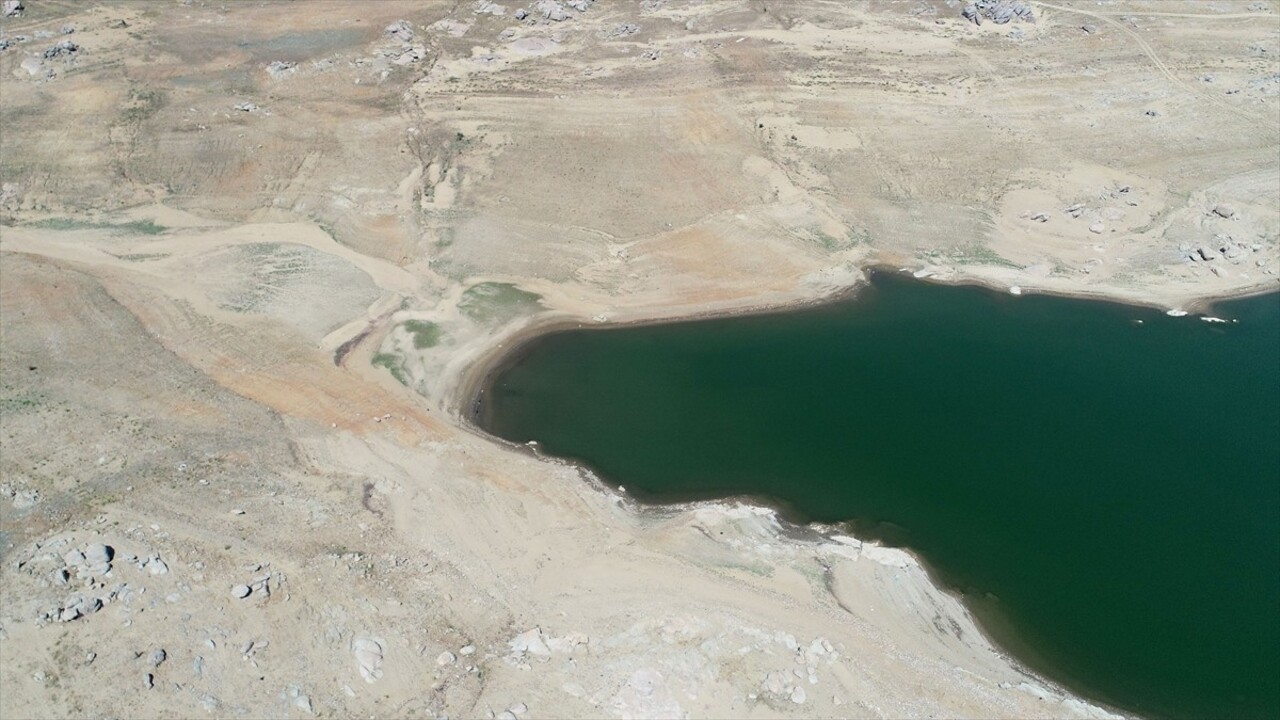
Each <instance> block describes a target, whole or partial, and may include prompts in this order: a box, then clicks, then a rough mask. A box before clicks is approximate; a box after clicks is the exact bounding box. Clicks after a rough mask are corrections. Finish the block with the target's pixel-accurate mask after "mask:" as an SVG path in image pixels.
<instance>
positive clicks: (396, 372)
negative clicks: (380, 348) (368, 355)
mask: <svg viewBox="0 0 1280 720" xmlns="http://www.w3.org/2000/svg"><path fill="white" fill-rule="evenodd" d="M373 364H374V365H375V366H377V367H381V368H386V369H387V372H390V373H391V377H393V378H395V379H396V382H399V383H400V384H401V385H405V386H408V385H409V376H408V374H407V373H405V371H404V366H403V365H401V364H400V358H399V357H398V356H396V355H393V354H391V353H381V352H380V353H378V354H377V355H374V356H373Z"/></svg>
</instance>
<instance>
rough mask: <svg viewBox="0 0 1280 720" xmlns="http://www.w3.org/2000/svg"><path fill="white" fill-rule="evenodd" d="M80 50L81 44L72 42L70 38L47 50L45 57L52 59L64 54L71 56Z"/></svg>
mask: <svg viewBox="0 0 1280 720" xmlns="http://www.w3.org/2000/svg"><path fill="white" fill-rule="evenodd" d="M79 51H80V46H79V45H77V44H75V43H73V42H71V41H70V40H63V41H62V42H59V43H58V44H57V45H54V46H52V47H50V48H49V49H47V50H45V51H44V59H45V60H52V59H54V58H57V57H62V56H64V55H65V56H68V57H69V56H71V55H75V54H76V53H77V52H79Z"/></svg>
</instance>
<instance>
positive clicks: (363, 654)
mask: <svg viewBox="0 0 1280 720" xmlns="http://www.w3.org/2000/svg"><path fill="white" fill-rule="evenodd" d="M385 648H386V646H385V645H384V644H383V642H382V641H381V640H379V639H377V638H371V637H369V636H367V635H361V636H360V637H357V638H356V639H355V640H353V641H352V642H351V652H352V654H354V655H355V656H356V664H357V666H358V667H359V668H360V676H361V677H363V678H364V681H365V682H367V683H372V682H376V681H377V680H378V678H381V677H382V658H383V652H384V650H385Z"/></svg>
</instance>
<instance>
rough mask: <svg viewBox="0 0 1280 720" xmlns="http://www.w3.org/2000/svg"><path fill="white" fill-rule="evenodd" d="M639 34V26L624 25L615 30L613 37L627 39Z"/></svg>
mask: <svg viewBox="0 0 1280 720" xmlns="http://www.w3.org/2000/svg"><path fill="white" fill-rule="evenodd" d="M638 32H640V26H639V25H633V24H631V23H622V24H621V25H619V26H618V27H616V28H614V30H613V33H612V35H613V37H626V36H628V35H635V34H636V33H638Z"/></svg>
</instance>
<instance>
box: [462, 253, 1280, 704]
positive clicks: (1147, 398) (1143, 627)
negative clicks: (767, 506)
mask: <svg viewBox="0 0 1280 720" xmlns="http://www.w3.org/2000/svg"><path fill="white" fill-rule="evenodd" d="M1214 314H1216V315H1219V316H1221V317H1224V318H1230V319H1232V320H1234V322H1230V323H1226V324H1217V323H1208V322H1204V321H1202V320H1200V319H1197V318H1194V317H1183V318H1173V317H1168V316H1166V315H1165V314H1164V313H1162V312H1160V311H1157V310H1151V309H1146V308H1138V307H1131V306H1124V305H1117V304H1111V303H1104V302H1095V301H1084V300H1072V299H1065V298H1057V297H1049V296H1040V295H1030V296H1023V297H1012V296H1008V295H1004V294H1001V293H994V292H991V291H988V290H984V289H981V288H976V287H948V286H941V285H935V284H927V283H922V282H918V281H913V280H911V279H909V278H905V277H902V276H898V275H892V274H888V273H883V272H881V273H875V274H874V275H873V279H872V282H871V283H870V284H869V285H868V286H867V287H865V288H864V289H863V290H861V291H860V292H859V293H858V294H857V295H856V297H854V298H852V299H850V300H847V301H842V302H838V303H833V304H830V305H826V306H822V307H816V308H810V309H802V310H796V311H792V312H786V313H779V314H770V315H759V316H748V317H736V318H725V319H716V320H705V321H696V322H684V323H673V324H664V325H648V326H636V327H626V328H618V329H605V330H601V329H582V330H568V331H562V332H556V333H552V334H549V335H546V336H543V337H541V338H538V339H536V340H534V341H533V342H532V343H530V344H529V345H527V346H526V347H524V348H523V349H522V350H521V351H520V353H521V354H520V355H519V356H518V357H517V358H516V359H515V361H514V362H512V363H511V364H510V365H508V366H507V367H506V368H505V369H503V370H502V371H501V372H499V373H498V374H497V375H496V376H495V377H494V378H493V379H492V382H491V384H490V385H489V386H488V388H487V389H486V390H485V392H484V394H483V395H482V396H481V402H480V404H479V414H478V416H477V420H478V422H479V424H480V425H481V427H483V428H484V429H486V430H488V431H489V432H491V433H493V434H495V435H498V436H500V437H503V438H507V439H509V440H513V441H516V442H525V441H528V440H537V441H538V442H539V443H540V445H541V447H542V449H543V451H544V452H546V453H548V454H551V455H556V456H560V457H564V458H571V459H574V460H577V461H580V462H582V463H583V464H585V465H587V466H589V467H590V468H592V469H593V470H594V471H595V472H596V473H597V474H599V475H600V476H601V477H602V478H604V479H605V480H607V481H609V482H612V483H616V484H622V485H625V486H626V488H627V492H628V493H630V494H632V495H634V496H636V497H637V498H639V499H641V500H643V501H647V502H673V501H686V500H691V499H700V498H720V497H737V496H752V497H755V498H759V499H762V500H763V501H766V502H770V503H772V504H775V505H777V506H779V507H782V508H783V509H784V510H785V511H786V513H787V514H788V516H789V517H791V518H792V519H795V520H797V521H821V522H826V523H839V522H846V523H848V524H849V527H850V529H851V530H852V531H853V532H854V533H855V534H857V535H859V536H861V537H864V538H865V537H874V538H880V539H882V540H884V541H885V542H888V543H890V544H893V545H898V546H904V547H908V548H911V549H912V550H914V551H915V552H916V553H918V554H919V555H920V556H921V558H922V559H924V560H925V561H926V562H927V563H928V565H929V567H930V569H931V570H932V571H933V572H934V573H935V575H936V576H937V577H938V578H939V579H940V580H941V581H943V582H945V583H946V584H948V585H949V586H951V587H952V588H954V589H956V590H958V591H959V592H961V593H963V595H964V597H965V600H966V602H967V604H968V605H969V607H970V608H972V609H973V611H974V612H975V613H976V615H977V616H978V617H979V619H980V620H981V621H982V623H983V626H984V627H985V628H986V629H987V631H988V632H989V633H990V634H991V635H992V637H993V638H994V639H995V640H996V641H997V642H998V643H1000V644H1001V645H1002V646H1004V647H1005V648H1006V649H1008V650H1009V651H1010V652H1011V653H1012V654H1013V655H1014V656H1016V657H1018V658H1019V659H1021V660H1022V661H1023V662H1025V663H1026V664H1027V665H1028V666H1030V667H1032V668H1034V669H1035V670H1037V671H1039V672H1042V673H1044V674H1045V675H1046V676H1048V677H1050V678H1053V679H1054V680H1057V681H1059V682H1061V683H1063V684H1064V685H1066V686H1067V687H1069V688H1072V689H1074V690H1076V691H1079V692H1081V693H1082V694H1084V695H1085V696H1087V697H1089V698H1093V699H1095V700H1099V701H1102V702H1104V703H1109V704H1112V705H1114V706H1116V707H1119V708H1121V709H1124V710H1127V711H1133V712H1138V713H1141V714H1145V715H1149V716H1156V717H1177V718H1182V717H1258V718H1262V717H1271V718H1275V717H1280V295H1276V294H1271V295H1266V296H1258V297H1254V298H1248V299H1243V300H1238V301H1233V302H1229V303H1223V304H1221V305H1219V306H1218V307H1217V308H1215V310H1214Z"/></svg>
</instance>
